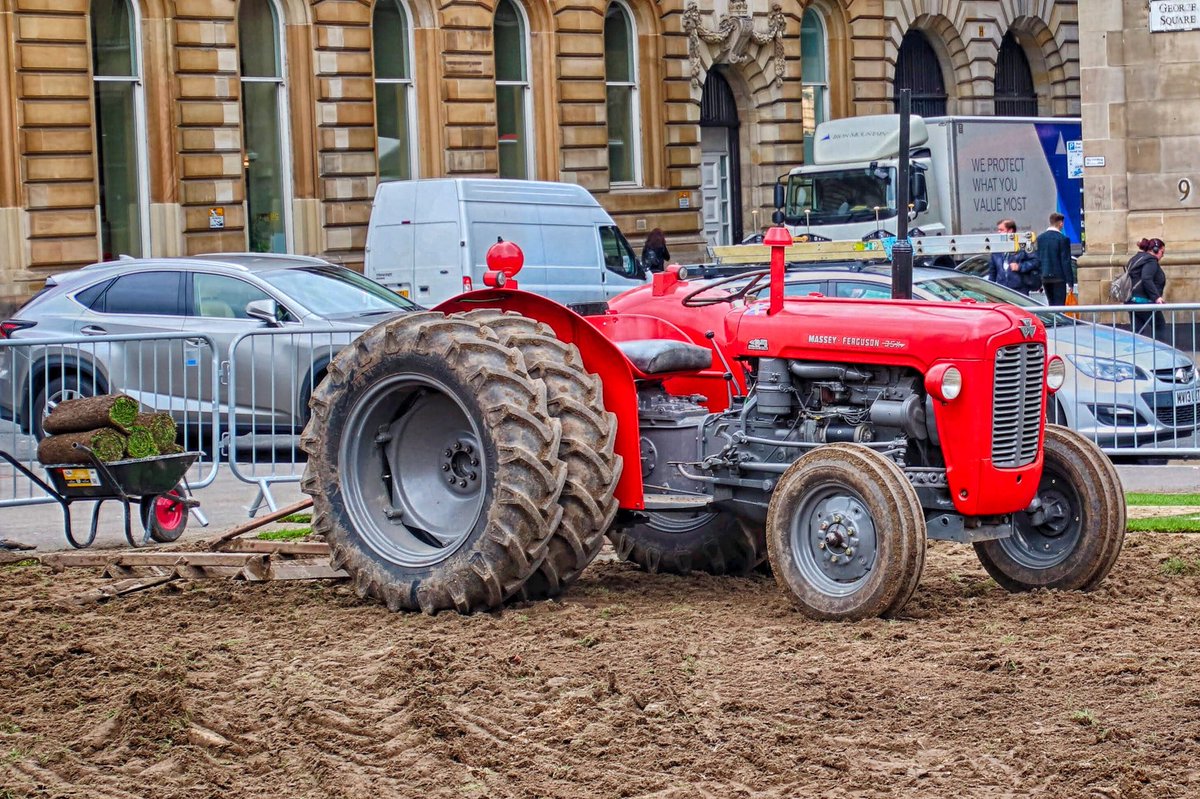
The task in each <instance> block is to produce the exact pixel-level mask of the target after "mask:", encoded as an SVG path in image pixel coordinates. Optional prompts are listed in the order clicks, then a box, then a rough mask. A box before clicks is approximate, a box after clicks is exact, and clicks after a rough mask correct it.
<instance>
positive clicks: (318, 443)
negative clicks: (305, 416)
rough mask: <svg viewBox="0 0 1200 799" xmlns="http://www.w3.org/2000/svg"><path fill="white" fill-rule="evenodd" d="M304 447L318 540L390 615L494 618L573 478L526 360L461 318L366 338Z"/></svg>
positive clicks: (345, 356)
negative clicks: (413, 612)
mask: <svg viewBox="0 0 1200 799" xmlns="http://www.w3.org/2000/svg"><path fill="white" fill-rule="evenodd" d="M311 409H312V417H311V419H310V420H309V423H308V426H307V427H306V428H305V432H304V436H303V437H302V439H301V442H302V445H303V447H304V449H305V451H306V452H307V453H308V456H309V460H308V465H307V467H306V469H305V476H304V482H303V489H304V491H305V492H306V493H308V494H310V495H311V496H312V498H313V530H314V532H318V533H322V534H323V535H324V536H325V540H326V541H327V542H328V543H329V546H330V551H331V553H332V560H333V564H334V566H335V567H337V568H342V569H345V570H346V571H347V572H348V573H349V574H350V576H351V578H352V579H353V584H354V588H355V590H356V592H357V593H358V594H359V595H360V596H363V597H374V598H377V599H380V600H382V601H383V602H385V603H386V604H387V606H388V607H389V608H391V609H393V610H398V609H420V610H423V611H425V612H427V613H435V612H437V611H439V610H449V609H453V610H457V611H459V612H460V613H471V612H474V611H478V610H486V609H491V608H495V607H497V606H498V605H500V604H501V603H502V602H503V601H504V600H505V599H507V598H508V597H510V596H512V595H513V594H515V593H516V592H517V591H518V590H520V588H521V586H522V585H523V584H524V583H525V581H526V580H527V579H529V577H530V576H531V575H532V574H533V573H534V572H535V571H536V570H537V568H538V567H539V565H540V564H541V562H542V560H543V558H544V557H545V554H546V547H547V543H548V541H549V539H550V536H551V534H552V533H553V532H554V530H555V528H556V527H557V526H558V523H559V519H560V518H561V516H562V508H561V507H560V506H559V504H558V499H559V495H560V493H561V492H562V489H563V484H564V482H565V480H566V474H567V471H566V466H565V465H564V464H563V463H562V462H561V461H560V459H559V439H560V436H561V425H560V423H559V422H558V420H556V419H553V418H551V415H550V413H549V410H548V409H547V405H546V387H545V384H544V383H543V382H542V381H541V380H538V379H536V378H533V377H531V376H530V375H529V372H528V370H527V369H526V366H525V360H524V358H523V357H522V355H521V353H520V352H519V351H517V350H516V349H513V348H511V347H506V346H504V345H503V344H501V343H500V341H499V339H498V337H497V336H496V334H495V333H493V332H492V331H491V330H488V329H486V328H484V327H483V326H481V325H480V324H479V323H477V322H473V321H470V320H468V319H464V318H462V317H453V316H452V317H447V316H445V315H443V314H440V313H417V314H412V315H409V316H405V317H402V318H400V319H396V320H393V321H391V322H387V323H384V324H383V325H379V326H377V327H374V328H372V329H371V330H368V331H367V332H366V333H364V334H363V335H362V336H360V337H359V338H358V339H357V340H356V341H355V342H354V343H353V344H352V345H350V346H349V347H346V348H345V349H344V350H343V351H342V352H341V353H339V354H338V356H337V357H336V358H335V359H334V361H333V362H332V363H331V364H330V367H329V372H328V376H327V377H326V379H325V380H324V381H322V382H321V384H320V385H319V386H318V387H317V389H316V390H315V391H314V392H313V396H312V402H311Z"/></svg>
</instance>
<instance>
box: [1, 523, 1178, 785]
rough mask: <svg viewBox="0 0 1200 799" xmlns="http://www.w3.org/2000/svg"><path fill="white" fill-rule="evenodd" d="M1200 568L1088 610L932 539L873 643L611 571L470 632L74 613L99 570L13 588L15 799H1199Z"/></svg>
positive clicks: (248, 592) (221, 611) (1163, 562)
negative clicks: (910, 594)
mask: <svg viewBox="0 0 1200 799" xmlns="http://www.w3.org/2000/svg"><path fill="white" fill-rule="evenodd" d="M1173 559H1181V560H1173ZM1198 563H1200V536H1179V535H1162V534H1141V535H1131V536H1130V537H1129V539H1128V541H1127V543H1126V548H1125V551H1124V552H1123V554H1122V556H1121V559H1120V561H1119V562H1118V563H1117V566H1116V568H1115V570H1114V572H1113V574H1112V575H1111V576H1110V577H1109V579H1108V580H1107V581H1106V582H1105V583H1104V585H1103V586H1102V587H1101V589H1100V590H1099V591H1097V592H1095V593H1092V594H1086V595H1084V594H1055V593H1048V592H1040V593H1033V594H1025V595H1009V594H1006V593H1004V592H1003V591H1001V590H1000V589H999V588H997V587H996V586H995V584H994V583H992V582H991V581H990V580H988V579H987V577H986V575H985V574H984V572H983V571H982V569H981V568H980V567H979V566H978V564H977V562H976V561H975V559H974V556H973V555H972V554H971V552H970V550H968V549H966V548H962V547H957V546H954V545H951V544H935V545H934V546H933V547H932V549H931V551H930V555H929V559H928V565H927V567H926V571H925V578H924V580H923V582H922V585H921V588H920V589H919V590H918V592H917V595H916V597H915V598H914V600H913V602H912V603H911V604H910V605H909V607H908V609H907V612H906V615H905V617H904V618H902V619H899V620H895V621H882V620H872V621H867V622H861V623H857V624H818V623H814V622H810V621H807V620H806V619H805V618H804V617H802V616H800V615H799V614H797V613H796V612H794V611H793V610H792V609H791V608H790V606H789V604H788V601H787V599H786V597H785V596H784V595H783V594H781V593H780V591H779V590H778V589H777V588H776V587H775V584H774V582H773V581H771V580H770V578H767V577H759V578H751V579H729V578H710V577H690V578H675V577H664V576H652V575H646V574H642V573H639V572H638V571H636V570H634V569H632V568H630V567H628V566H626V565H623V564H616V563H603V564H599V565H598V566H596V567H594V568H593V569H591V570H590V571H589V572H588V573H587V574H586V575H585V577H584V579H583V580H582V581H581V582H580V584H579V585H578V586H576V587H575V589H574V590H572V591H571V592H570V593H569V595H568V596H567V597H566V598H565V600H564V601H561V602H557V603H549V602H547V603H539V604H533V605H525V606H517V607H514V608H511V609H509V610H506V611H505V612H503V613H499V614H495V615H482V616H475V617H471V618H462V617H459V616H456V615H451V614H442V615H439V616H437V617H428V616H421V615H396V614H391V613H388V612H387V611H386V610H384V609H383V608H381V607H379V606H375V605H366V604H363V603H361V602H360V601H359V600H357V599H356V598H355V597H354V596H353V594H352V593H351V591H350V590H349V588H348V587H347V586H345V585H343V584H334V583H328V582H325V583H305V584H295V583H292V584H275V585H263V584H253V585H251V584H245V583H233V582H229V581H204V582H194V583H189V584H186V585H184V586H182V587H162V588H156V589H153V590H151V591H148V592H145V593H142V594H137V595H131V596H127V597H123V598H120V599H117V600H114V601H112V602H110V603H108V604H105V605H92V606H87V607H79V606H78V605H75V604H73V603H72V601H71V598H72V597H74V596H76V595H78V594H80V593H81V592H83V591H85V590H86V589H88V588H89V587H93V586H95V585H97V584H98V583H100V582H101V578H100V577H99V576H98V573H97V572H96V571H93V570H81V569H74V570H68V571H67V572H65V573H63V574H58V575H55V574H52V573H51V572H50V571H48V570H46V569H43V568H42V567H38V566H32V567H30V566H24V567H14V566H8V567H4V568H3V570H2V571H0V621H2V623H0V754H2V755H3V759H2V761H0V798H2V799H9V797H24V796H37V797H43V796H46V797H88V799H109V798H111V799H117V798H118V797H120V798H121V799H125V798H126V797H156V798H158V797H162V798H166V797H181V798H182V797H187V799H201V798H202V797H218V796H219V797H223V798H227V799H240V798H241V797H264V798H265V797H271V798H272V799H275V798H276V797H372V796H373V797H380V799H384V798H390V797H572V798H574V797H593V796H594V797H651V796H653V797H661V798H662V799H667V798H668V797H671V798H675V797H678V798H679V799H682V798H683V797H796V796H822V797H894V796H914V797H915V796H920V797H943V796H946V797H956V799H961V798H962V797H989V798H991V797H1006V796H1033V795H1038V796H1053V797H1156V798H1157V799H1161V798H1163V797H1189V796H1190V797H1194V796H1200V575H1198V574H1197V564H1198ZM1181 564H1182V565H1181ZM1179 572H1182V573H1179Z"/></svg>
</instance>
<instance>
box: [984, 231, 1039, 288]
mask: <svg viewBox="0 0 1200 799" xmlns="http://www.w3.org/2000/svg"><path fill="white" fill-rule="evenodd" d="M996 232H997V233H1016V232H1017V223H1016V222H1015V221H1014V220H1012V219H1001V220H1000V221H999V222H997V223H996ZM990 260H991V265H990V266H989V267H988V280H990V281H992V282H993V283H998V284H999V285H1001V286H1007V287H1008V288H1010V289H1013V290H1014V291H1019V292H1021V293H1022V294H1029V292H1030V291H1036V290H1037V289H1039V288H1041V283H1042V274H1041V264H1040V262H1039V261H1038V259H1037V258H1036V257H1035V256H1034V255H1033V253H1030V252H1027V251H1026V250H1025V249H1024V248H1021V249H1018V250H1017V251H1016V252H1011V251H1010V252H994V253H992V255H991V259H990Z"/></svg>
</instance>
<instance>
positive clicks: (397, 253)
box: [365, 178, 646, 306]
mask: <svg viewBox="0 0 1200 799" xmlns="http://www.w3.org/2000/svg"><path fill="white" fill-rule="evenodd" d="M501 238H502V239H504V240H505V241H512V242H515V243H516V244H517V245H518V246H519V247H520V248H521V250H522V251H523V252H524V254H525V266H524V268H523V269H522V270H521V273H520V275H518V278H517V279H518V281H519V284H520V286H521V288H523V289H526V290H528V291H533V292H536V293H538V294H543V295H545V296H547V297H551V298H553V299H555V300H557V301H559V302H561V303H564V304H566V305H588V304H591V303H598V302H603V301H604V300H606V299H607V298H609V297H612V296H615V295H617V294H620V293H621V292H622V291H625V290H626V289H629V288H632V287H633V286H637V285H641V284H642V283H643V282H644V281H645V277H646V275H645V273H644V272H643V270H642V267H641V264H640V263H639V261H638V259H637V258H636V257H635V256H634V254H633V250H632V249H631V248H630V246H629V242H627V241H626V240H625V237H624V236H622V235H621V231H620V230H618V229H617V226H616V224H615V223H614V222H613V220H612V217H610V216H609V215H608V213H606V212H605V210H604V209H603V208H602V207H601V206H600V204H599V203H598V202H596V198H595V197H593V196H592V195H591V194H589V193H588V192H587V190H586V189H584V188H583V187H582V186H576V185H574V184H571V183H550V182H539V181H532V180H501V179H494V178H435V179H429V180H404V181H387V182H383V183H380V184H379V188H378V189H377V190H376V192H375V203H374V205H373V207H372V209H371V220H370V223H369V225H368V228H367V247H366V266H365V271H366V274H367V276H368V277H371V278H374V279H375V280H377V281H379V282H380V283H382V284H384V285H385V286H388V287H389V288H391V289H393V290H395V291H398V292H400V293H401V294H403V295H404V296H406V297H409V298H410V299H413V300H415V301H417V302H419V303H421V304H422V305H426V306H432V305H436V304H437V303H439V302H441V301H443V300H446V299H449V298H450V297H453V296H455V295H456V294H459V293H461V292H463V291H465V290H470V289H472V288H476V289H479V288H483V273H484V272H485V271H486V270H487V262H486V255H487V251H488V248H489V247H491V246H492V245H493V244H495V243H496V241H497V239H501Z"/></svg>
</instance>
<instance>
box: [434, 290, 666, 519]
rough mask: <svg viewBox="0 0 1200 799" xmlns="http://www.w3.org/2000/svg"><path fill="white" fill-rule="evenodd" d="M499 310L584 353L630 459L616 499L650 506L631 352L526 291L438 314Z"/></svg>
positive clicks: (467, 301) (630, 506)
mask: <svg viewBox="0 0 1200 799" xmlns="http://www.w3.org/2000/svg"><path fill="white" fill-rule="evenodd" d="M484 308H494V309H496V310H500V311H515V312H517V313H519V314H521V315H522V316H527V317H529V318H530V319H535V320H537V321H539V322H543V323H545V324H547V325H549V326H550V327H551V328H552V329H553V330H554V334H555V335H556V336H558V338H559V340H561V341H563V342H566V343H567V344H574V345H575V346H576V347H577V348H578V349H579V354H580V356H582V358H583V363H584V366H586V367H587V370H588V371H589V372H591V373H593V374H595V375H597V376H598V377H599V378H600V382H601V383H602V384H603V387H604V388H603V395H604V408H605V410H607V411H608V412H609V413H612V414H614V415H615V416H616V417H617V437H616V442H615V444H614V449H615V451H616V453H617V454H618V455H620V456H621V457H622V458H623V459H624V463H625V466H624V468H623V469H622V470H621V478H620V480H619V481H618V482H617V488H616V491H615V496H616V498H617V501H618V502H619V503H620V505H621V507H622V508H624V509H626V510H641V509H643V508H644V507H645V502H644V498H643V497H644V493H645V490H644V486H643V484H642V468H641V462H642V456H641V439H640V437H639V434H638V402H637V388H636V386H635V385H634V379H635V377H636V376H639V373H638V371H637V369H636V368H635V367H634V366H633V364H632V363H630V362H629V359H628V358H627V357H625V354H624V353H623V352H621V350H620V349H619V348H618V347H617V345H616V344H614V343H613V342H612V341H610V340H609V339H608V338H606V337H605V336H604V334H603V333H601V332H600V331H599V330H598V329H597V328H596V326H595V325H593V324H592V323H591V322H589V321H588V320H587V318H585V317H583V316H580V315H579V314H577V313H575V312H574V311H572V310H571V309H570V308H567V307H566V306H563V305H560V304H559V303H557V302H554V301H553V300H550V299H547V298H545V297H542V296H539V295H537V294H530V293H528V292H524V291H513V290H509V289H484V290H482V291H473V292H470V293H467V294H461V295H459V296H457V297H453V298H451V299H449V300H446V301H445V302H443V303H441V304H440V305H438V306H436V307H435V308H434V309H433V310H435V311H441V312H442V313H456V312H460V311H477V310H481V309H484Z"/></svg>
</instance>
